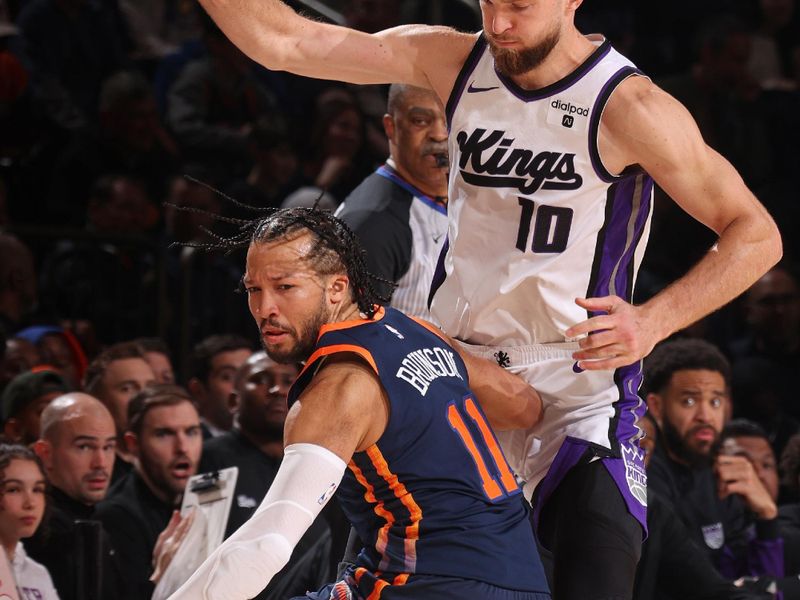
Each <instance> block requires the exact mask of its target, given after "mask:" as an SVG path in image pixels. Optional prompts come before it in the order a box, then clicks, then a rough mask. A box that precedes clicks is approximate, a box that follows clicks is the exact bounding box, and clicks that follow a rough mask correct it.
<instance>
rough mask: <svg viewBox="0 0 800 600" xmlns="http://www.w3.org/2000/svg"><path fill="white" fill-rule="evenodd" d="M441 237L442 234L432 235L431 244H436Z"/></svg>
mask: <svg viewBox="0 0 800 600" xmlns="http://www.w3.org/2000/svg"><path fill="white" fill-rule="evenodd" d="M443 237H444V234H442V235H434V236H433V243H434V244H438V243H439V240H440V239H442V238H443Z"/></svg>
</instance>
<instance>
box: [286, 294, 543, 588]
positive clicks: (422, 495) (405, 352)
mask: <svg viewBox="0 0 800 600" xmlns="http://www.w3.org/2000/svg"><path fill="white" fill-rule="evenodd" d="M340 352H349V353H355V354H358V355H359V356H361V357H362V358H363V359H364V360H365V361H366V362H367V363H368V364H369V365H370V366H371V367H372V368H373V369H374V370H375V372H376V373H377V375H378V377H379V378H380V382H381V384H382V386H383V388H384V390H385V391H386V394H387V396H388V398H389V403H390V415H389V421H388V424H387V427H386V430H385V431H384V433H383V435H382V436H381V438H380V440H378V442H377V443H376V444H374V445H373V446H371V447H370V448H368V449H367V450H366V451H364V452H358V453H356V454H355V455H353V458H352V460H351V461H350V464H349V465H348V469H347V471H346V472H345V476H344V479H343V481H342V483H341V485H340V487H339V490H338V492H337V494H338V496H337V497H338V499H339V501H340V503H341V505H342V508H343V510H344V512H345V513H346V515H347V517H348V518H349V519H350V522H351V523H352V524H353V526H354V527H355V529H356V531H357V532H358V534H359V536H360V537H361V540H362V541H363V542H364V544H365V548H364V549H363V550H362V552H361V554H360V555H359V557H358V561H357V569H356V573H355V576H356V580H357V581H358V587H359V589H360V590H361V593H362V594H363V595H364V597H365V598H366V597H369V598H377V597H378V595H380V592H381V590H382V589H383V588H385V587H387V586H392V588H391V592H392V594H391V596H395V597H402V596H404V595H405V594H404V593H403V592H404V590H407V592H408V593H407V595H406V597H409V598H412V597H413V598H417V597H419V598H421V597H422V595H419V594H416V593H415V592H414V586H413V583H414V576H415V575H427V576H443V577H455V578H462V579H469V580H478V581H482V582H485V583H488V584H491V585H495V586H498V587H502V588H507V589H513V590H523V591H531V592H546V591H547V583H546V580H545V576H544V572H543V569H542V566H541V563H540V561H539V556H538V552H537V550H536V545H535V542H534V539H533V534H532V532H531V526H530V522H529V520H528V509H527V505H526V504H525V503H524V502H523V498H522V496H521V490H520V488H519V486H518V485H517V483H516V480H515V478H514V476H513V474H512V473H511V470H510V468H509V467H508V464H507V463H506V460H505V458H504V456H503V454H502V451H501V450H500V447H499V445H498V444H497V441H496V439H495V436H494V434H493V433H492V431H491V429H490V428H489V425H488V422H487V420H486V417H485V416H484V414H483V411H482V410H481V408H480V406H479V404H478V401H477V400H476V399H475V397H474V396H473V395H472V393H471V392H470V389H469V385H468V380H467V371H466V367H465V366H464V363H463V362H462V360H461V358H460V357H459V355H458V353H457V352H456V351H455V350H454V349H453V348H452V347H450V346H449V345H448V344H447V343H446V342H445V341H444V340H443V339H442V338H441V337H439V335H437V334H436V333H434V332H433V331H430V330H428V329H427V327H425V326H423V325H421V324H419V323H417V322H416V321H414V320H412V319H410V318H408V317H406V316H405V315H404V314H403V313H401V312H399V311H396V310H394V309H392V308H387V309H381V310H380V311H379V312H378V313H377V314H376V316H375V318H374V319H373V320H371V321H370V320H359V321H351V322H346V323H336V324H332V325H327V326H324V327H323V328H322V331H321V334H320V338H319V340H318V342H317V348H316V350H315V352H314V353H313V354H312V356H311V357H310V358H309V360H308V363H307V365H306V368H305V369H304V370H303V372H302V373H301V375H300V377H299V378H298V380H297V382H296V383H295V385H294V386H293V388H292V390H291V391H290V393H289V404H290V405H291V404H292V403H293V402H294V401H295V400H296V399H297V398H298V397H299V396H300V395H301V394H302V392H303V389H304V388H305V387H306V386H307V385H308V383H309V382H310V380H311V379H312V378H313V374H314V372H315V371H316V370H317V369H318V368H319V366H320V364H321V361H322V360H323V359H324V357H325V356H328V355H330V354H334V353H340ZM387 591H389V590H387ZM440 597H441V596H440Z"/></svg>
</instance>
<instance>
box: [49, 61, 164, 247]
mask: <svg viewBox="0 0 800 600" xmlns="http://www.w3.org/2000/svg"><path fill="white" fill-rule="evenodd" d="M178 164H179V160H178V149H177V146H176V145H175V142H174V141H173V140H172V138H171V137H170V136H169V135H168V134H167V133H166V131H165V130H164V127H163V126H162V124H161V121H160V118H159V115H158V112H157V109H156V101H155V96H154V94H153V89H152V86H151V85H150V83H149V82H148V81H147V80H146V79H145V78H144V77H143V76H142V75H140V74H139V73H136V72H134V71H120V72H117V73H115V74H113V75H112V76H110V77H109V78H108V79H106V80H105V81H104V82H103V88H102V90H101V92H100V100H99V114H98V119H97V122H96V124H94V123H93V124H92V126H91V127H89V128H87V129H86V130H84V131H81V132H80V133H79V134H77V135H76V136H74V137H73V139H72V140H71V142H70V143H69V144H68V145H67V147H66V148H65V149H64V150H63V152H62V153H61V155H60V156H59V157H58V159H57V161H56V164H55V166H54V168H53V175H52V183H51V187H50V190H49V193H48V201H47V202H48V213H49V214H48V218H50V219H52V220H53V222H54V223H56V224H58V225H62V226H63V225H65V224H69V225H72V226H74V227H82V226H83V225H84V224H85V219H86V216H87V209H88V206H87V200H88V199H90V196H91V190H92V185H93V184H94V183H95V182H96V181H97V180H98V179H99V178H101V177H102V176H104V175H108V174H110V173H118V174H124V175H127V176H130V177H132V178H135V179H137V180H139V181H141V182H142V184H143V186H144V187H145V190H146V193H147V196H148V197H149V198H152V199H154V200H157V201H160V200H161V199H163V197H164V195H165V193H166V188H167V184H168V181H169V177H170V176H171V175H172V174H173V173H174V172H175V171H176V169H177V167H178ZM138 218H140V215H137V216H136V217H135V218H134V219H132V223H131V226H132V229H133V230H134V231H135V230H137V229H138V228H137V227H136V225H135V220H136V219H138ZM148 220H149V221H152V220H153V217H152V216H148Z"/></svg>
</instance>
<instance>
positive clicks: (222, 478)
mask: <svg viewBox="0 0 800 600" xmlns="http://www.w3.org/2000/svg"><path fill="white" fill-rule="evenodd" d="M238 478H239V468H238V467H228V468H227V469H222V470H220V471H211V472H210V473H201V474H199V475H195V476H193V477H191V478H190V479H189V481H187V482H186V490H185V491H184V493H183V502H182V503H181V515H183V516H186V515H187V514H188V513H189V511H191V510H192V509H193V508H195V509H196V510H199V511H200V512H202V513H203V517H205V522H206V529H205V540H204V541H205V556H208V555H210V554H211V553H212V552H213V551H214V550H215V549H216V548H217V547H218V546H219V545H220V544H221V543H222V540H223V539H224V538H225V529H226V527H227V526H228V516H229V515H230V512H231V504H232V503H233V492H234V490H235V489H236V481H237V479H238ZM0 600H3V598H2V597H0Z"/></svg>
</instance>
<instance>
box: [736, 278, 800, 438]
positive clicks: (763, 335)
mask: <svg viewBox="0 0 800 600" xmlns="http://www.w3.org/2000/svg"><path fill="white" fill-rule="evenodd" d="M742 306H743V309H744V320H745V327H744V328H740V331H741V330H742V329H743V330H744V331H743V335H742V336H741V337H740V338H739V339H736V340H734V341H733V342H732V343H731V344H730V347H729V353H730V355H731V356H732V361H733V367H734V368H733V397H734V406H735V408H736V415H737V416H741V417H746V418H749V419H752V420H754V421H756V422H758V423H759V424H760V425H761V426H762V427H764V428H765V429H766V430H767V433H768V435H769V438H770V442H771V443H772V446H773V449H774V450H775V453H776V454H780V453H781V452H782V450H783V447H784V445H785V444H786V442H787V440H788V439H789V437H791V436H792V435H794V433H796V432H797V430H798V427H799V426H800V423H799V422H798V420H799V419H800V406H798V403H797V385H796V381H795V373H797V372H798V370H799V369H800V284H798V280H797V278H796V277H795V276H794V274H793V273H792V271H791V270H790V269H789V264H788V263H787V262H783V263H781V264H779V265H777V266H775V267H773V268H772V269H771V270H770V271H768V272H767V273H766V274H764V275H763V276H762V277H761V278H760V279H759V280H758V281H757V282H756V283H754V284H753V285H752V286H751V287H750V289H749V290H747V292H745V294H744V296H743V302H742Z"/></svg>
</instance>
